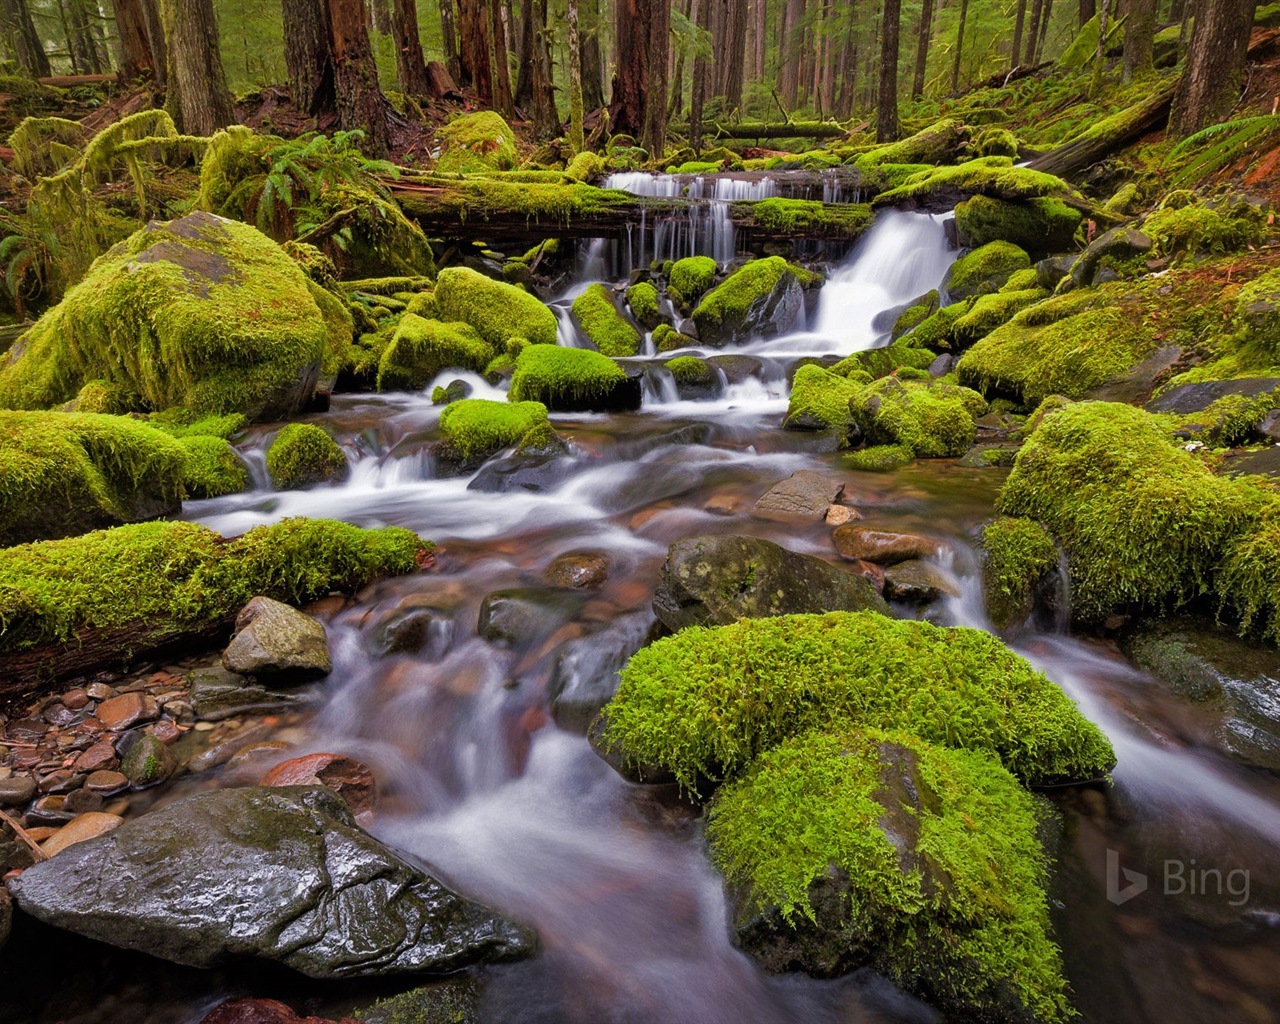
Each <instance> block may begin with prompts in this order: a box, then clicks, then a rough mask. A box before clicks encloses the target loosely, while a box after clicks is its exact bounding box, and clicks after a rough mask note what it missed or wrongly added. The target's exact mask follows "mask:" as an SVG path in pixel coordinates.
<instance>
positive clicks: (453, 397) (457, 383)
mask: <svg viewBox="0 0 1280 1024" xmlns="http://www.w3.org/2000/svg"><path fill="white" fill-rule="evenodd" d="M471 392H472V387H471V385H470V384H468V383H467V382H466V381H465V380H451V381H449V383H448V384H446V385H445V386H444V387H441V388H436V389H435V391H433V392H431V404H432V405H448V404H449V403H450V402H460V401H462V400H463V399H464V398H470V397H471Z"/></svg>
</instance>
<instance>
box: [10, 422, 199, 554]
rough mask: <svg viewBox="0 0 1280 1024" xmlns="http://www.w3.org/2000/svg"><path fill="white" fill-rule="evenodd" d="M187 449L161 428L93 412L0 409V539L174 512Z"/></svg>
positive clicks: (16, 540) (25, 537) (21, 538)
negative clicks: (11, 410) (0, 410)
mask: <svg viewBox="0 0 1280 1024" xmlns="http://www.w3.org/2000/svg"><path fill="white" fill-rule="evenodd" d="M185 466H186V453H185V451H184V449H183V448H182V446H181V445H180V444H178V442H176V441H175V440H173V438H171V437H169V436H168V435H167V434H165V433H163V432H162V431H159V430H156V429H155V428H153V427H150V426H148V425H147V424H145V423H142V422H139V421H137V420H132V419H128V418H126V417H123V416H106V415H99V414H96V413H61V412H4V413H0V544H16V543H19V542H22V541H28V540H35V539H37V538H42V537H61V536H65V535H66V534H68V533H74V532H79V531H82V530H88V529H93V528H94V527H98V526H107V525H110V524H113V523H130V522H138V521H139V520H142V519H152V518H156V517H157V516H160V515H163V514H167V513H172V512H175V511H177V509H178V506H179V503H180V501H181V498H182V484H183V473H184V469H185Z"/></svg>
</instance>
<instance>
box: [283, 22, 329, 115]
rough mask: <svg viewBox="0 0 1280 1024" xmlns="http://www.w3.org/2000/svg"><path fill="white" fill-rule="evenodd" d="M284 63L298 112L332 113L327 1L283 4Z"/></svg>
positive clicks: (312, 113) (310, 113) (313, 113)
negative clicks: (327, 111)
mask: <svg viewBox="0 0 1280 1024" xmlns="http://www.w3.org/2000/svg"><path fill="white" fill-rule="evenodd" d="M282 9H283V14H284V63H285V68H286V70H287V72H288V75H289V91H290V93H291V94H292V95H293V102H294V103H295V104H296V105H297V106H298V109H299V110H302V111H304V112H305V113H306V114H308V115H310V116H312V117H314V116H315V115H316V114H319V113H321V112H322V111H325V110H333V109H334V105H335V103H336V98H335V96H334V91H333V33H332V31H331V30H330V27H329V5H328V3H327V0H284V2H283V5H282Z"/></svg>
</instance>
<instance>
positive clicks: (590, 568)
mask: <svg viewBox="0 0 1280 1024" xmlns="http://www.w3.org/2000/svg"><path fill="white" fill-rule="evenodd" d="M545 578H546V581H547V582H548V583H550V584H551V585H552V586H553V587H563V588H565V589H568V590H594V589H595V588H597V587H602V586H604V582H605V580H607V579H608V578H609V556H608V555H606V554H605V553H604V552H603V551H570V552H568V553H567V554H563V555H560V556H559V557H558V558H556V559H555V560H554V561H553V562H552V563H551V564H550V565H549V566H547V571H546V574H545Z"/></svg>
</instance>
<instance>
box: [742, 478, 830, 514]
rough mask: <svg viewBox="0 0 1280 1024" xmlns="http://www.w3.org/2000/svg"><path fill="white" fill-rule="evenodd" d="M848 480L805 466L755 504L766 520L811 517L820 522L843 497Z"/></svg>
mask: <svg viewBox="0 0 1280 1024" xmlns="http://www.w3.org/2000/svg"><path fill="white" fill-rule="evenodd" d="M843 493H844V483H843V482H841V481H840V480H836V479H834V478H832V477H829V476H824V475H823V474H822V473H815V472H813V471H812V470H808V469H803V470H801V471H800V472H798V473H794V474H792V475H791V476H789V477H788V478H787V479H786V480H783V481H782V482H781V483H777V484H774V485H773V486H772V487H771V488H769V490H768V491H767V492H766V493H765V494H764V495H763V496H761V498H760V500H759V501H757V502H756V504H755V509H754V511H755V514H756V515H757V516H759V517H760V518H762V519H780V520H786V519H811V520H813V521H815V522H816V521H817V520H819V519H822V518H823V517H824V516H826V514H827V508H828V507H829V506H830V505H831V504H833V503H834V502H836V501H838V500H839V499H840V495H841V494H843Z"/></svg>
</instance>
